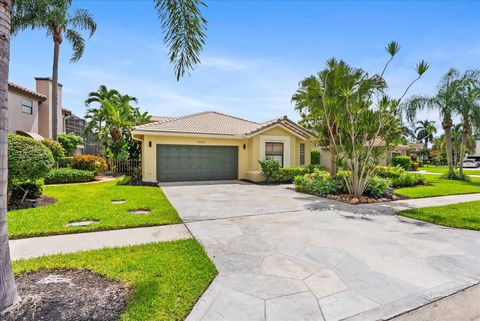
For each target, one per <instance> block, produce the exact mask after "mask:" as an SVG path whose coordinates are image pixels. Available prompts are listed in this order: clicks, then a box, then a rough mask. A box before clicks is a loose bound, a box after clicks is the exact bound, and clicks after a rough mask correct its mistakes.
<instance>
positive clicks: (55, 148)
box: [42, 138, 64, 162]
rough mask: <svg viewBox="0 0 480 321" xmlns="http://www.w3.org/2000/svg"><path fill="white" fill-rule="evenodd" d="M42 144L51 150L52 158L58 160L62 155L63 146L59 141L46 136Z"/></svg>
mask: <svg viewBox="0 0 480 321" xmlns="http://www.w3.org/2000/svg"><path fill="white" fill-rule="evenodd" d="M42 144H43V145H45V146H46V147H47V148H48V149H50V151H51V152H52V156H53V159H54V160H55V161H56V162H58V160H59V159H60V158H62V157H63V155H64V151H63V146H62V144H60V143H59V142H57V141H55V140H53V139H50V138H46V139H44V140H42Z"/></svg>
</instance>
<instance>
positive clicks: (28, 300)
mask: <svg viewBox="0 0 480 321" xmlns="http://www.w3.org/2000/svg"><path fill="white" fill-rule="evenodd" d="M16 283H17V288H18V292H19V295H20V297H21V298H22V301H21V302H20V304H19V306H17V307H16V308H14V309H12V310H11V311H9V312H7V313H6V314H4V315H2V316H0V319H1V320H5V321H14V320H22V321H51V320H55V321H67V320H68V321H87V320H89V321H113V320H118V316H119V315H120V313H121V311H122V310H123V309H124V307H125V301H126V298H127V296H128V292H129V289H128V287H127V286H126V285H123V284H121V283H118V282H115V281H110V280H107V279H105V278H103V277H101V276H99V275H97V274H94V273H92V272H90V271H86V270H83V271H77V270H55V271H49V270H40V271H37V272H31V273H25V274H22V275H20V276H19V277H18V278H16Z"/></svg>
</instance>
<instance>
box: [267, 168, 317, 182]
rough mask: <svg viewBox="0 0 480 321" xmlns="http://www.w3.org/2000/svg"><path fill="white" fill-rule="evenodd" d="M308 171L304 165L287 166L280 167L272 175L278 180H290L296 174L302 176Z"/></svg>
mask: <svg viewBox="0 0 480 321" xmlns="http://www.w3.org/2000/svg"><path fill="white" fill-rule="evenodd" d="M308 173H309V170H308V168H306V167H289V168H280V169H279V170H278V171H277V172H276V173H275V174H274V176H275V178H276V179H277V180H278V181H279V182H292V181H293V179H294V178H295V177H296V176H303V175H305V174H308Z"/></svg>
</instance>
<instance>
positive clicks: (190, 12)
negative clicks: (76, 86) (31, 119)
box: [0, 0, 207, 313]
mask: <svg viewBox="0 0 480 321" xmlns="http://www.w3.org/2000/svg"><path fill="white" fill-rule="evenodd" d="M45 1H49V0H15V6H14V7H13V8H12V0H3V1H2V2H1V4H0V313H1V312H2V311H4V310H6V309H8V308H10V307H12V306H13V305H15V304H16V303H17V302H18V301H19V298H18V295H17V291H16V287H15V280H14V278H13V273H12V265H11V260H10V252H9V246H8V233H7V193H6V191H7V172H8V167H7V157H8V156H7V129H8V105H7V91H8V67H9V63H10V30H11V27H12V28H13V29H14V30H21V28H18V27H16V26H14V25H12V26H11V18H12V15H13V19H12V20H13V21H18V22H22V21H23V22H24V23H25V21H32V20H35V18H36V16H37V13H38V10H40V9H42V10H45V8H42V5H44V4H45ZM155 4H156V8H157V10H158V13H159V18H160V20H161V22H162V29H163V32H164V42H165V44H166V45H167V47H168V48H169V52H170V61H171V62H172V63H173V64H174V66H175V71H176V75H177V80H178V79H180V77H182V76H184V75H185V72H187V73H188V70H191V69H193V66H194V65H195V64H197V63H199V58H198V56H199V53H200V52H201V49H202V47H203V45H204V43H205V37H206V36H205V31H206V23H207V22H206V20H205V19H204V18H203V16H202V14H201V12H200V7H201V6H205V4H204V3H203V2H201V1H199V0H155ZM77 39H78V38H77ZM77 46H78V43H77ZM54 88H55V90H56V86H54ZM54 97H56V95H54Z"/></svg>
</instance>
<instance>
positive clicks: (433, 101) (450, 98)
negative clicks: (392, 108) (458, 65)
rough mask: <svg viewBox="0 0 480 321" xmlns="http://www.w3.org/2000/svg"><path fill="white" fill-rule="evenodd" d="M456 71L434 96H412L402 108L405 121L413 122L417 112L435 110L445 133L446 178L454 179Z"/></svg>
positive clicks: (448, 76)
mask: <svg viewBox="0 0 480 321" xmlns="http://www.w3.org/2000/svg"><path fill="white" fill-rule="evenodd" d="M459 76H460V73H459V72H458V70H456V69H454V68H451V69H450V70H449V71H448V72H447V73H446V74H445V75H444V76H443V77H442V79H441V80H440V83H439V85H438V91H437V93H436V94H435V95H434V96H413V97H411V98H410V99H408V100H406V101H405V102H404V103H403V104H402V107H403V109H404V111H405V113H406V116H407V119H408V120H410V121H413V120H414V119H415V116H416V114H417V112H418V111H420V110H423V109H430V110H437V111H438V112H439V113H440V117H441V119H442V128H443V130H444V132H445V148H446V153H447V163H448V176H449V177H450V178H455V177H456V175H455V172H454V169H453V161H452V133H451V130H452V126H453V116H454V114H455V108H456V99H457V92H458V90H459V86H460V83H459V82H457V81H456V80H458V78H459Z"/></svg>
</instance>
